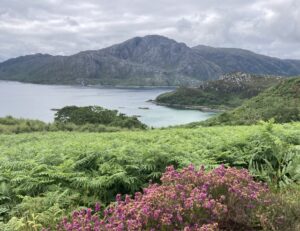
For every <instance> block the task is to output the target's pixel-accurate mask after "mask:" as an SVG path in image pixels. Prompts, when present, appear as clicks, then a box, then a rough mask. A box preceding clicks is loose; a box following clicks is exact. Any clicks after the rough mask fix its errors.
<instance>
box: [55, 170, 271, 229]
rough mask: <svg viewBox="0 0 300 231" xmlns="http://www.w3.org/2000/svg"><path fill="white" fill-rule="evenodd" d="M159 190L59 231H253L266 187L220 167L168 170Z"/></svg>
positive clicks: (85, 213) (81, 216) (77, 215)
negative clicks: (254, 219)
mask: <svg viewBox="0 0 300 231" xmlns="http://www.w3.org/2000/svg"><path fill="white" fill-rule="evenodd" d="M161 182H162V184H161V185H158V184H151V185H150V186H149V187H147V188H145V189H144V191H143V193H141V192H137V193H136V194H135V196H134V198H131V197H130V196H128V195H126V196H125V198H124V200H122V198H121V195H117V197H116V202H115V203H112V204H111V205H110V206H108V207H107V208H106V209H105V210H104V214H103V215H99V214H98V213H99V212H98V211H99V209H100V208H99V204H97V206H96V208H95V211H94V213H93V214H92V211H91V210H90V209H88V210H82V211H80V212H74V214H73V217H72V219H71V221H68V220H67V219H64V220H63V221H62V222H61V224H60V225H59V230H67V231H73V230H74V231H77V230H96V231H97V230H116V231H121V230H185V231H191V230H199V231H200V230H201V231H210V230H213V231H215V230H224V229H226V230H235V229H236V228H237V230H241V229H240V228H241V227H243V228H249V227H252V225H253V224H251V221H252V220H253V219H252V218H253V217H254V214H255V211H256V207H257V206H258V205H263V204H265V203H267V201H266V200H265V199H264V198H265V195H266V192H267V191H268V189H267V187H266V186H265V185H263V184H261V183H257V182H255V181H254V180H253V179H252V177H251V176H250V175H249V173H248V171H247V170H238V169H236V168H225V167H224V166H220V167H218V168H216V169H214V170H212V171H210V172H206V171H205V170H204V168H203V167H202V168H201V169H200V170H196V169H195V168H194V167H193V166H192V165H190V166H189V167H187V168H184V169H183V170H182V171H180V172H179V171H176V170H175V169H174V168H173V167H172V166H170V167H168V168H167V170H166V172H165V173H164V174H163V176H162V178H161Z"/></svg>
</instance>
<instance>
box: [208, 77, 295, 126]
mask: <svg viewBox="0 0 300 231" xmlns="http://www.w3.org/2000/svg"><path fill="white" fill-rule="evenodd" d="M272 118H273V119H274V120H275V122H278V123H285V122H291V121H300V77H298V78H291V79H285V80H281V82H280V83H279V84H278V85H276V86H274V87H271V88H269V89H267V90H266V91H264V92H263V93H261V94H259V95H258V96H256V97H254V98H252V99H250V100H247V101H246V102H244V103H243V105H242V106H240V107H238V108H236V109H234V110H232V111H229V112H224V113H222V114H220V115H218V116H216V117H213V118H211V119H208V120H207V121H205V122H204V123H203V124H205V125H216V124H228V125H229V124H230V125H233V124H254V123H256V122H258V121H259V120H265V121H266V120H270V119H272Z"/></svg>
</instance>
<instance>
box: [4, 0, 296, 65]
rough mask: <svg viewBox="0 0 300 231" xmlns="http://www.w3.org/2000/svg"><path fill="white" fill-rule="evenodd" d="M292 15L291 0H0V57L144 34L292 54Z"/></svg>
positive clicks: (95, 45) (70, 50)
mask: <svg viewBox="0 0 300 231" xmlns="http://www.w3.org/2000/svg"><path fill="white" fill-rule="evenodd" d="M299 19H300V3H299V1H298V0H253V1H244V0H228V1H226V3H225V1H222V0H210V1H206V0H185V1H174V0H152V1H148V0H114V1H106V0H85V1H79V0H43V1H36V0H22V1H19V0H1V2H0V61H1V60H4V59H7V58H11V57H15V56H19V55H24V54H31V53H50V54H65V55H69V54H74V53H76V52H79V51H82V50H89V49H100V48H103V47H105V46H109V45H112V44H114V43H118V42H122V41H124V40H126V39H129V38H131V37H134V36H143V35H146V34H161V35H164V36H168V37H170V38H173V39H175V40H177V41H179V42H185V43H186V44H187V45H189V46H195V45H198V44H205V45H211V46H219V47H222V46H224V47H240V48H245V49H250V50H253V51H255V52H258V53H262V54H267V55H271V56H276V57H281V58H298V59H300V50H299V49H298V47H299V45H300V22H299V21H300V20H299Z"/></svg>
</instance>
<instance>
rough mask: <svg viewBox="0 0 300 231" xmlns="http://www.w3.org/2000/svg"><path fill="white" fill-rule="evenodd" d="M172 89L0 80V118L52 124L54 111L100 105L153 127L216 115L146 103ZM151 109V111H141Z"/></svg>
mask: <svg viewBox="0 0 300 231" xmlns="http://www.w3.org/2000/svg"><path fill="white" fill-rule="evenodd" d="M171 90H172V89H167V88H165V89H162V88H154V89H153V88H152V89H149V88H148V89H147V88H135V89H133V88H128V89H127V88H126V89H118V88H97V87H74V86H53V85H51V86H49V85H36V84H24V83H18V82H6V81H0V117H3V116H7V115H12V116H13V117H17V118H19V117H22V118H31V119H39V120H43V121H45V122H51V121H53V118H54V113H55V112H54V111H52V110H51V109H53V108H61V107H64V106H67V105H77V106H88V105H99V106H103V107H105V108H109V109H117V110H119V111H120V112H122V113H125V114H127V115H138V116H141V117H140V118H139V120H141V121H142V122H144V123H145V124H147V125H149V126H153V127H164V126H169V125H178V124H185V123H190V122H194V121H200V120H205V119H207V118H209V117H210V116H212V115H213V113H208V112H200V111H195V110H178V109H171V108H167V107H163V106H157V105H154V104H153V103H150V102H146V101H147V100H149V99H155V97H156V96H158V95H159V94H161V93H164V92H167V91H171ZM139 107H148V108H149V110H144V109H139Z"/></svg>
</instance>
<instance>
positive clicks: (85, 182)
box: [0, 123, 300, 231]
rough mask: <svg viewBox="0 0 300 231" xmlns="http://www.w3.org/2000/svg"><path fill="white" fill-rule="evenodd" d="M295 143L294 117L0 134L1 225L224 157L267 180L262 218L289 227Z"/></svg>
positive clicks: (22, 224) (32, 226)
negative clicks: (269, 198)
mask: <svg viewBox="0 0 300 231" xmlns="http://www.w3.org/2000/svg"><path fill="white" fill-rule="evenodd" d="M299 145H300V124H299V123H289V124H284V125H278V124H272V123H266V124H262V125H255V126H230V127H207V128H203V127H200V128H192V129H185V128H184V129H183V128H182V129H179V128H177V129H165V130H153V131H130V132H128V131H123V132H116V133H79V132H51V133H50V132H49V133H30V134H29V133H27V134H17V135H14V134H13V135H4V134H2V135H0V174H1V175H0V179H1V183H0V184H1V189H0V190H1V191H0V198H1V200H0V216H1V219H2V221H3V223H2V224H1V225H0V229H1V230H8V231H11V230H22V231H23V230H26V231H31V230H39V229H41V228H42V227H47V228H49V229H50V230H56V224H58V223H60V221H61V218H62V217H63V216H66V215H69V214H70V213H71V211H73V210H78V209H80V208H88V207H93V206H94V205H95V203H96V202H101V204H102V205H103V207H105V206H106V205H108V204H109V203H110V202H113V201H114V197H115V196H116V195H117V194H119V193H120V194H122V195H125V194H129V195H134V193H136V192H139V191H141V190H142V188H144V187H147V185H148V183H149V181H152V183H159V184H160V183H161V181H160V178H161V176H162V173H163V172H164V170H165V168H166V167H167V166H170V165H173V166H174V167H175V168H176V169H182V168H184V167H185V166H187V165H189V164H190V163H193V164H194V165H195V166H200V165H205V166H207V169H213V168H214V167H216V166H218V165H219V164H221V163H224V164H225V166H230V167H236V168H239V169H240V168H247V169H248V170H249V171H250V173H251V174H252V175H254V177H255V179H256V180H263V181H265V182H268V184H269V185H270V187H271V190H272V192H274V193H276V194H275V196H274V198H275V199H276V203H275V202H274V203H272V204H271V205H270V206H267V207H265V208H266V209H267V211H263V212H264V213H263V214H264V216H262V217H261V219H262V221H263V222H264V224H265V225H266V226H268V227H274V228H272V229H273V230H282V227H285V230H289V229H290V230H293V225H299V220H297V219H299V217H298V216H297V214H299V207H300V206H299V201H298V198H297V197H298V196H299V190H298V189H297V188H296V189H295V191H293V193H291V190H292V189H291V188H292V187H294V185H297V184H298V183H299V171H300V170H299V166H300V160H299V158H300V155H299ZM260 157H261V158H260ZM285 192H286V193H285ZM277 203H278V204H277ZM278 213H280V214H281V215H282V217H281V218H280V219H281V220H280V222H281V223H280V225H282V226H281V229H280V227H279V226H278V224H277V218H278ZM203 214H205V213H203ZM253 221H254V220H253ZM262 227H264V226H262ZM278 227H279V228H278ZM272 229H271V230H272ZM269 230H270V229H269ZM294 230H297V229H294Z"/></svg>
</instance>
